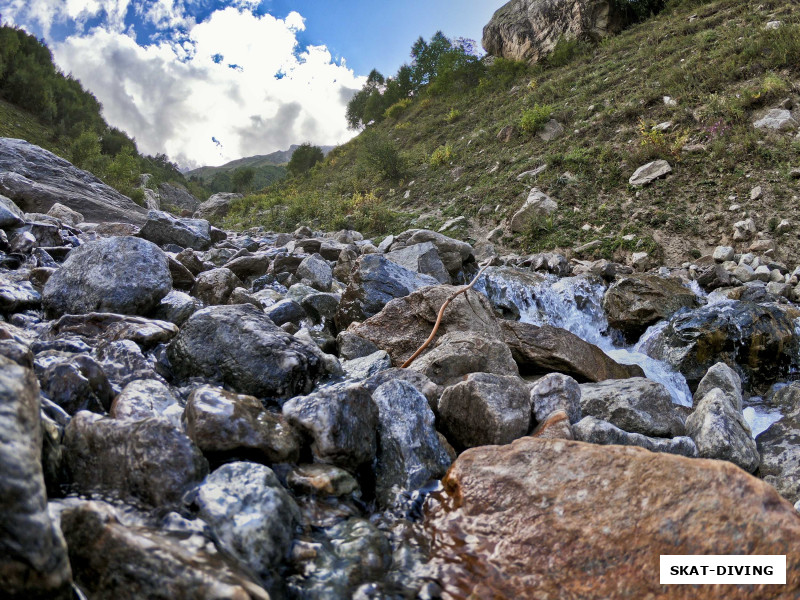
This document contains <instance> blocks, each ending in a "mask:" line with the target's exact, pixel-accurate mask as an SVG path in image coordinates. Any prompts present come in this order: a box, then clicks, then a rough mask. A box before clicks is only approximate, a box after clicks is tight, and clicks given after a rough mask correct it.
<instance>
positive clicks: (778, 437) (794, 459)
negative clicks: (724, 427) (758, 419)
mask: <svg viewBox="0 0 800 600" xmlns="http://www.w3.org/2000/svg"><path fill="white" fill-rule="evenodd" d="M772 404H773V405H777V406H780V407H782V408H783V410H784V412H785V414H784V416H783V418H782V419H781V420H780V421H778V422H777V423H773V424H772V425H770V427H769V428H768V429H767V430H766V431H764V432H763V433H761V434H760V435H758V436H757V437H756V444H757V449H758V453H759V454H760V455H761V464H760V465H759V467H758V473H759V475H760V476H761V477H762V478H763V479H764V481H766V482H767V483H769V484H770V485H772V486H774V487H775V489H776V490H778V493H779V494H780V495H781V496H783V497H784V498H786V499H787V500H788V501H789V502H792V503H796V502H798V501H800V384H798V383H791V384H790V385H788V386H786V387H784V388H781V389H780V390H778V391H777V392H776V393H775V395H774V396H773V398H772Z"/></svg>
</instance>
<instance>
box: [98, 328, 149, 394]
mask: <svg viewBox="0 0 800 600" xmlns="http://www.w3.org/2000/svg"><path fill="white" fill-rule="evenodd" d="M95 356H96V357H97V360H98V361H99V362H100V365H101V366H102V367H103V372H104V373H105V374H106V376H107V377H108V380H109V382H111V386H112V388H113V389H114V391H115V392H121V391H122V389H123V388H124V387H125V386H126V385H128V384H129V383H131V382H132V381H136V380H137V379H157V380H159V381H163V380H162V378H161V376H160V375H159V374H158V373H157V372H156V365H155V360H154V359H153V357H152V356H150V355H148V356H145V354H144V353H143V352H142V349H141V348H140V347H139V346H138V344H136V342H132V341H131V340H117V341H115V342H107V343H103V344H101V345H100V346H99V347H98V348H97V350H96V351H95Z"/></svg>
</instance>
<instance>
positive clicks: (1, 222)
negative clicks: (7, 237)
mask: <svg viewBox="0 0 800 600" xmlns="http://www.w3.org/2000/svg"><path fill="white" fill-rule="evenodd" d="M24 224H25V213H23V212H22V211H21V210H20V208H19V206H17V205H16V204H14V201H13V200H11V199H10V198H6V197H5V196H3V195H2V194H0V229H12V228H14V227H19V226H21V225H24Z"/></svg>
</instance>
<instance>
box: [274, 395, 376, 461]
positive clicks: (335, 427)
mask: <svg viewBox="0 0 800 600" xmlns="http://www.w3.org/2000/svg"><path fill="white" fill-rule="evenodd" d="M283 414H284V416H285V417H286V418H287V419H288V421H289V422H290V423H291V424H292V425H294V426H295V427H296V428H298V429H299V430H300V431H302V432H304V433H305V434H307V435H308V436H309V437H310V438H311V440H312V443H311V451H312V453H313V454H314V458H315V459H316V460H317V461H319V462H323V463H329V464H333V465H336V466H339V467H343V468H345V469H348V470H351V471H356V470H357V469H358V468H359V467H360V466H361V465H363V464H366V463H369V462H370V461H371V460H372V459H374V458H375V453H376V451H377V440H376V430H377V428H378V409H377V407H376V406H375V403H374V402H373V401H372V396H371V395H370V393H369V392H368V391H367V390H366V389H365V388H364V387H363V386H361V385H349V386H336V387H329V388H323V389H322V390H320V391H319V392H317V393H315V394H313V395H311V396H298V397H295V398H292V399H291V400H289V401H288V402H286V404H284V405H283Z"/></svg>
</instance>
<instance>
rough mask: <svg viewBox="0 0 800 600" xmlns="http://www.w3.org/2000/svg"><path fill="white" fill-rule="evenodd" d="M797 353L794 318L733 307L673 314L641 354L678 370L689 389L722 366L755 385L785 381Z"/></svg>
mask: <svg viewBox="0 0 800 600" xmlns="http://www.w3.org/2000/svg"><path fill="white" fill-rule="evenodd" d="M796 348H797V340H796V338H795V337H794V323H793V319H792V317H791V316H790V314H787V313H786V312H785V311H784V310H782V309H781V308H779V307H777V306H775V305H759V304H753V303H751V302H735V303H733V304H732V305H726V304H723V305H720V304H714V305H710V306H704V307H702V308H699V309H696V310H693V311H689V312H685V313H681V314H678V315H675V316H674V317H672V319H670V321H669V323H668V324H667V326H666V327H665V328H664V329H663V330H662V331H661V332H660V333H659V334H657V335H656V336H655V337H653V338H652V339H651V340H649V341H648V342H647V344H646V345H645V346H644V348H643V351H644V352H645V353H646V354H648V355H649V356H651V357H653V358H657V359H659V360H663V361H665V362H667V363H669V364H671V365H672V366H673V367H674V368H675V369H677V370H678V371H680V372H681V373H682V374H683V376H684V377H686V381H687V383H688V384H689V387H694V386H696V385H697V384H698V383H699V381H700V380H701V379H702V378H703V376H704V375H705V374H706V371H708V369H709V368H710V367H712V366H713V365H714V364H716V363H718V362H724V363H726V364H728V365H729V366H731V367H733V368H734V369H736V370H737V371H738V370H740V371H741V372H742V373H743V374H744V375H745V376H746V377H747V380H749V381H748V383H749V384H750V385H751V386H753V385H763V384H764V383H771V382H772V381H775V380H776V379H778V378H779V377H782V376H784V375H785V374H786V373H787V372H788V370H789V368H790V364H791V363H792V361H793V356H794V352H796Z"/></svg>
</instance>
